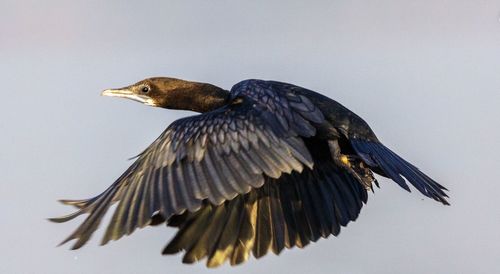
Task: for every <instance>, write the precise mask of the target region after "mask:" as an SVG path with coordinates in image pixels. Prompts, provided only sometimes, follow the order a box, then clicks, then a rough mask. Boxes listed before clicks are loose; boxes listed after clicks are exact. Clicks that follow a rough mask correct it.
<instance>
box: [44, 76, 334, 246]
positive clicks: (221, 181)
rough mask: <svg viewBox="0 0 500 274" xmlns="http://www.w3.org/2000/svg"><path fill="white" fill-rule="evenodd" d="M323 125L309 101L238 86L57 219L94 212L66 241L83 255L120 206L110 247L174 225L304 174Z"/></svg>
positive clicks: (175, 127) (180, 122)
mask: <svg viewBox="0 0 500 274" xmlns="http://www.w3.org/2000/svg"><path fill="white" fill-rule="evenodd" d="M250 92H251V93H250ZM250 95H251V96H250ZM323 119H324V118H323V116H322V114H321V112H320V111H319V110H318V109H317V108H316V107H315V106H314V105H312V103H311V102H310V101H309V100H307V99H306V98H305V97H302V96H296V95H295V94H292V93H287V92H270V91H268V90H264V89H262V90H255V89H253V88H252V89H247V88H246V87H245V86H239V87H238V88H236V89H235V90H234V91H232V97H231V102H230V103H229V104H228V105H227V106H225V107H222V108H220V109H217V110H215V111H212V112H209V113H205V114H201V115H197V116H193V117H188V118H184V119H180V120H177V121H175V122H174V123H172V124H171V125H170V126H169V127H168V128H167V130H166V131H165V132H164V133H163V134H162V135H161V136H160V137H159V138H158V139H157V140H155V141H154V142H153V143H152V144H151V145H150V146H149V147H148V148H147V149H146V150H145V151H144V152H143V153H142V154H141V155H139V157H138V159H137V160H136V161H135V162H134V164H133V165H132V166H131V167H130V168H129V169H128V170H127V171H126V172H125V173H124V174H123V175H122V176H121V177H120V178H118V179H117V180H116V181H115V182H114V183H113V184H112V185H111V186H110V187H109V188H108V189H107V190H106V191H104V192H103V193H102V194H100V195H98V196H97V197H94V198H91V199H88V200H78V201H64V202H65V203H67V204H73V205H75V206H77V207H79V208H80V210H79V211H77V212H75V213H73V214H70V215H68V216H64V217H61V218H54V219H52V221H55V222H65V221H68V220H71V219H73V218H75V217H76V216H79V215H81V214H84V213H87V214H89V216H88V217H87V218H86V219H85V221H84V222H83V223H82V224H81V225H80V226H79V227H78V228H77V230H76V231H75V232H74V233H73V234H71V235H70V236H69V237H68V238H67V239H66V240H65V241H63V243H65V242H67V241H70V240H72V239H78V241H77V242H76V243H75V245H74V246H73V248H74V249H76V248H79V247H81V246H82V245H84V244H85V243H86V242H87V241H88V239H89V238H90V236H91V234H92V233H93V232H94V231H95V230H96V229H97V227H98V225H99V223H100V221H101V219H102V217H103V216H104V214H105V213H106V211H107V210H108V208H109V207H110V206H111V205H112V204H113V203H115V202H118V205H117V207H116V210H115V213H114V215H113V217H112V220H111V222H110V225H109V226H108V228H107V231H106V234H105V236H104V239H103V241H102V243H103V244H105V243H107V242H108V241H109V240H116V239H118V238H120V237H122V236H123V235H125V234H130V233H132V232H133V231H134V230H135V229H136V228H137V227H143V226H146V225H148V224H150V222H151V217H152V216H153V215H155V214H157V213H159V214H160V215H161V216H163V217H164V218H165V219H168V218H169V217H170V216H172V215H173V214H181V213H182V212H183V211H185V210H189V211H196V210H198V209H199V208H200V207H201V205H202V202H203V201H204V200H208V201H209V202H210V203H211V204H214V205H219V204H221V203H223V202H224V201H227V200H232V199H233V198H234V197H236V196H237V195H239V194H244V193H248V192H249V191H250V190H251V189H253V188H258V187H261V186H262V185H263V184H264V180H265V177H269V178H279V177H280V176H281V174H282V173H291V172H292V171H297V172H301V171H302V169H303V168H304V165H305V166H307V167H309V168H311V169H312V165H313V162H312V158H311V155H310V153H309V151H308V150H307V148H306V147H305V145H304V143H303V141H302V139H301V138H300V137H310V136H313V135H315V127H314V126H313V125H311V123H321V122H322V121H323Z"/></svg>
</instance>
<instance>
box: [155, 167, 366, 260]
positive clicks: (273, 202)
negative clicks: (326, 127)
mask: <svg viewBox="0 0 500 274" xmlns="http://www.w3.org/2000/svg"><path fill="white" fill-rule="evenodd" d="M367 198H368V195H367V191H366V189H365V188H364V187H363V185H361V184H360V183H359V182H358V181H357V180H356V179H355V178H354V177H353V176H352V175H351V174H350V173H348V172H347V171H346V170H344V169H342V168H339V167H338V166H336V165H335V164H334V163H333V162H326V161H319V162H317V163H316V165H315V166H314V170H310V169H306V170H304V171H303V172H302V173H300V174H299V173H297V172H292V173H291V174H284V175H283V176H281V177H280V178H279V179H271V178H266V182H265V184H264V186H263V187H261V188H259V189H254V190H252V191H251V192H249V193H248V194H245V195H240V196H238V197H236V198H235V199H233V200H231V201H226V202H224V203H223V204H221V205H219V206H214V205H211V204H204V205H203V207H202V209H200V210H199V211H197V212H185V213H184V214H182V215H176V216H174V217H172V218H171V219H170V220H169V222H168V224H169V225H170V226H174V227H178V228H179V230H178V232H177V234H176V235H175V237H174V238H173V239H172V240H171V241H170V243H169V244H168V245H167V246H166V247H165V249H164V250H163V254H174V253H178V252H181V251H185V254H184V259H183V262H184V263H194V262H198V261H200V260H202V259H203V258H205V257H207V266H209V267H216V266H219V265H221V264H223V263H224V262H225V261H226V260H229V261H230V263H231V265H235V264H241V263H243V262H245V261H246V260H247V259H248V258H249V255H250V253H252V254H253V255H254V256H255V257H256V258H260V257H262V256H264V255H266V254H267V253H268V252H269V251H272V252H273V253H275V254H279V253H280V252H281V251H282V250H283V249H284V248H292V247H294V246H298V247H301V248H302V247H305V246H306V245H308V244H309V243H310V242H315V241H317V240H318V239H319V238H320V237H323V238H326V237H328V236H330V235H335V236H337V235H338V234H339V233H340V228H341V226H346V225H347V224H348V223H349V222H350V221H354V220H356V218H357V217H358V215H359V212H360V210H361V207H362V206H363V203H366V201H367Z"/></svg>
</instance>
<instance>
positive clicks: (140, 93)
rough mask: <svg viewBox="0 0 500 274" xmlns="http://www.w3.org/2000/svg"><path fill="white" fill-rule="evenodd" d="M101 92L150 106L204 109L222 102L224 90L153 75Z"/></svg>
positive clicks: (224, 95)
mask: <svg viewBox="0 0 500 274" xmlns="http://www.w3.org/2000/svg"><path fill="white" fill-rule="evenodd" d="M102 95H103V96H112V97H121V98H127V99H131V100H134V101H137V102H140V103H143V104H146V105H149V106H154V107H162V108H169V109H183V110H193V111H197V112H205V111H209V110H211V109H213V108H215V107H218V106H219V105H220V104H221V103H222V102H224V101H225V100H226V98H227V95H228V92H227V91H225V90H223V89H221V88H218V87H216V86H213V85H210V84H205V83H197V82H190V81H185V80H181V79H175V78H167V77H154V78H147V79H144V80H142V81H139V82H137V83H135V84H132V85H130V86H126V87H123V88H118V89H107V90H105V91H103V92H102Z"/></svg>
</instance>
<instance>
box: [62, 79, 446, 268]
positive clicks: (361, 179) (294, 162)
mask: <svg viewBox="0 0 500 274" xmlns="http://www.w3.org/2000/svg"><path fill="white" fill-rule="evenodd" d="M104 95H110V96H118V97H126V98H130V99H134V100H137V101H140V102H143V103H145V104H149V105H153V106H159V107H165V108H173V109H186V110H193V111H197V112H201V113H202V114H200V115H196V116H192V117H187V118H183V119H180V120H177V121H175V122H174V123H172V124H171V125H170V126H169V127H168V128H167V130H166V131H165V132H163V134H162V135H161V136H160V137H159V138H158V139H157V140H155V141H154V142H153V143H152V144H151V145H150V146H149V147H148V148H147V149H146V150H145V151H144V152H143V153H141V154H140V155H139V156H138V158H137V159H136V161H135V162H134V164H132V166H131V167H130V168H129V169H128V170H127V171H126V172H125V173H124V174H123V175H122V176H121V177H120V178H118V179H117V180H116V181H115V183H114V184H113V185H111V186H110V187H109V188H108V189H107V190H106V191H104V192H103V193H102V194H100V195H98V196H96V197H94V198H91V199H87V200H76V201H75V200H65V201H63V202H64V203H66V204H71V205H74V206H76V207H78V208H79V211H77V212H76V213H74V214H71V215H68V216H65V217H61V218H55V219H52V220H53V221H56V222H64V221H68V220H70V219H73V218H74V217H76V216H78V215H80V214H84V213H88V214H89V216H88V217H87V219H86V220H85V221H84V223H83V224H82V225H81V226H80V227H79V228H78V229H77V230H76V231H75V232H74V233H73V234H72V235H70V237H68V238H67V239H66V240H65V242H66V241H69V240H72V239H77V242H76V243H75V245H74V248H79V247H81V246H82V245H83V244H85V243H86V242H87V241H88V239H89V238H90V236H91V234H92V233H93V232H94V231H95V230H96V229H97V227H98V225H99V222H100V220H101V219H102V217H103V215H104V213H105V212H106V211H107V209H108V208H109V206H110V205H111V204H113V203H118V205H117V207H116V210H115V213H114V215H113V217H112V219H111V222H110V224H109V226H108V229H107V231H106V233H105V236H104V239H103V244H105V243H107V242H108V241H109V240H116V239H118V238H120V237H122V236H123V235H126V234H130V233H132V232H133V231H134V230H135V229H136V228H138V227H144V226H147V225H154V224H159V223H163V222H166V223H167V225H169V226H173V227H177V228H178V232H177V234H176V236H175V237H174V239H172V240H171V242H170V243H169V244H168V245H167V247H165V249H164V251H163V253H164V254H172V253H177V252H181V251H183V250H184V251H186V254H185V256H184V262H187V263H192V262H196V261H198V260H201V259H203V258H204V257H207V258H208V260H207V265H208V266H218V265H220V264H222V263H224V261H226V260H229V261H230V263H231V264H239V263H242V262H244V261H246V260H247V259H248V256H249V254H250V253H253V254H254V256H255V257H257V258H258V257H261V256H263V255H265V254H266V253H267V252H268V251H269V250H271V251H273V252H274V253H276V254H278V253H280V252H281V251H282V250H283V249H284V248H285V247H286V248H291V247H294V246H299V247H303V246H305V245H307V244H308V243H309V242H311V241H312V242H314V241H316V240H318V239H319V238H320V237H328V236H329V235H331V234H333V235H338V233H339V232H340V227H341V226H346V225H347V223H349V222H350V221H354V220H355V219H356V218H357V216H358V214H359V212H360V210H361V207H362V206H363V204H364V203H366V201H367V195H368V194H367V191H368V190H370V189H372V187H373V186H372V184H373V183H375V184H376V183H377V182H376V181H375V178H374V174H373V172H375V173H378V174H379V175H382V176H385V177H388V178H391V179H392V180H394V181H395V182H396V183H398V184H399V185H400V186H402V187H403V188H405V189H407V190H409V187H408V185H407V184H406V182H405V179H406V181H408V182H410V183H411V184H412V185H413V186H415V187H416V188H417V189H418V190H419V191H420V192H421V193H423V194H424V195H426V196H428V197H430V198H433V199H435V200H437V201H440V202H442V203H443V204H448V203H447V201H446V199H445V198H446V197H447V196H446V194H445V193H444V190H445V188H444V187H443V186H441V185H439V184H438V183H436V182H435V181H433V180H432V179H431V178H429V177H428V176H427V175H425V174H424V173H422V172H421V171H419V170H418V169H417V168H416V167H414V166H413V165H411V164H410V163H408V162H407V161H405V160H403V159H402V158H401V157H399V156H398V155H396V154H395V153H394V152H392V151H391V150H390V149H388V148H386V147H385V146H384V145H383V144H382V143H380V141H379V140H378V139H377V137H376V136H375V134H374V133H373V131H372V130H371V129H370V127H369V126H368V124H367V123H366V122H365V121H364V120H363V119H361V118H360V117H359V116H357V115H356V114H354V113H353V112H351V111H349V110H348V109H347V108H345V107H344V106H342V105H341V104H339V103H337V102H335V101H333V100H332V99H330V98H328V97H325V96H323V95H321V94H319V93H316V92H314V91H311V90H307V89H305V88H301V87H298V86H295V85H291V84H287V83H281V82H275V81H263V80H245V81H242V82H240V83H238V84H236V85H235V86H234V87H233V88H232V89H231V90H230V91H226V90H224V89H221V88H218V87H215V86H213V85H209V84H202V83H194V82H188V81H183V80H178V79H172V78H151V79H146V80H144V81H141V82H138V83H137V84H134V85H131V86H129V87H126V88H123V89H117V90H108V91H105V92H104ZM403 177H404V178H405V179H403Z"/></svg>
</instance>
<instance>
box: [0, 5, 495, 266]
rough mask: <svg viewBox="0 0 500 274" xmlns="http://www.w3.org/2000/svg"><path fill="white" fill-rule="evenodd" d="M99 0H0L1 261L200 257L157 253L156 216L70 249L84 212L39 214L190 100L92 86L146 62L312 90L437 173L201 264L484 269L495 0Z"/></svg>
mask: <svg viewBox="0 0 500 274" xmlns="http://www.w3.org/2000/svg"><path fill="white" fill-rule="evenodd" d="M103 2H104V1H5V0H1V1H0V41H1V42H0V60H1V62H0V75H1V80H2V82H1V98H2V99H1V101H0V115H1V117H2V118H1V120H0V145H1V148H2V153H0V166H1V170H2V172H1V173H0V186H1V191H0V216H1V217H2V222H1V224H0V242H1V244H0V258H1V259H0V262H1V263H0V273H206V272H207V270H205V266H204V264H197V265H194V266H186V265H183V264H181V262H180V260H181V258H180V256H177V257H175V256H170V257H163V256H161V255H160V251H161V249H162V247H163V246H164V245H165V244H166V243H167V241H168V239H169V238H170V237H172V235H173V233H174V230H173V229H171V228H168V229H167V228H165V227H163V226H161V227H156V228H147V229H143V230H140V231H137V232H135V233H134V234H132V235H131V236H129V237H125V238H123V239H121V240H120V241H118V242H113V243H111V244H109V245H107V246H105V247H99V246H98V241H97V239H98V238H100V237H101V236H102V230H99V231H98V232H97V234H96V235H95V237H94V238H93V240H92V241H91V242H90V243H89V244H88V245H87V246H85V247H84V248H83V249H81V250H78V251H69V250H68V248H69V246H68V245H66V246H63V247H59V248H56V247H55V246H56V245H57V244H58V243H59V242H60V241H61V240H62V239H63V238H65V237H66V236H67V235H68V234H69V233H70V232H72V231H73V229H74V228H75V227H76V226H77V224H78V223H79V222H80V221H81V220H82V219H77V220H76V221H73V222H71V223H67V224H63V225H57V224H52V223H49V222H47V221H46V220H45V218H47V217H52V216H57V215H60V214H65V213H68V212H70V211H71V210H72V209H71V208H69V207H65V206H63V205H60V204H58V203H56V200H57V199H59V198H87V197H90V196H93V195H95V194H97V193H100V192H101V191H102V190H104V189H105V188H106V187H107V186H108V185H109V184H111V183H112V181H113V180H114V179H115V178H116V177H117V176H119V175H120V174H121V172H122V171H124V170H125V168H127V167H128V165H129V164H130V162H128V161H126V159H127V158H129V157H131V156H133V155H135V154H137V153H138V152H140V151H141V150H142V149H143V148H145V147H146V146H147V145H148V144H149V143H150V142H151V141H152V140H153V139H154V138H156V137H157V136H158V135H159V134H160V133H161V131H162V130H163V129H164V128H165V127H166V126H167V125H168V124H169V123H171V122H172V121H173V120H175V119H177V118H179V117H182V116H185V115H187V114H188V113H187V112H180V111H169V110H161V109H154V108H151V107H146V106H142V105H140V104H138V103H135V102H128V101H124V100H118V99H113V98H104V97H100V96H99V93H100V91H101V90H103V89H104V88H109V87H119V86H123V85H125V84H129V83H132V82H135V81H136V80H140V79H142V78H145V77H149V76H174V77H179V78H185V79H189V80H197V81H206V82H210V83H213V84H216V85H220V86H222V87H225V88H230V87H231V86H232V85H233V84H234V83H236V82H238V81H240V80H242V79H246V78H262V79H274V80H281V81H286V82H291V83H295V84H298V85H302V86H305V87H308V88H310V89H313V90H317V91H320V92H322V93H324V94H325V95H328V96H329V97H331V98H333V99H336V100H338V101H340V102H341V103H343V104H344V105H346V106H347V107H349V108H350V109H351V110H353V111H355V112H356V113H358V114H359V115H361V116H362V117H363V118H365V120H367V121H368V122H369V123H370V125H371V126H372V128H373V129H374V130H375V131H376V133H377V134H378V136H379V137H380V139H381V140H382V141H383V142H384V143H386V145H388V146H389V147H391V148H393V149H394V150H395V151H397V152H398V153H400V154H401V155H402V156H404V157H405V158H406V159H408V160H409V161H411V162H413V163H414V164H416V165H417V166H419V167H420V168H421V169H422V170H424V171H425V172H427V173H428V174H429V175H431V176H432V177H434V178H435V179H436V180H438V181H439V182H440V183H442V184H443V185H445V186H447V187H448V188H449V189H450V196H451V200H450V201H451V204H452V206H451V207H444V206H441V205H440V204H438V203H436V202H434V201H431V200H429V199H423V196H422V195H420V194H419V193H417V192H416V191H414V192H413V193H411V194H409V193H406V192H405V191H403V190H402V189H400V188H399V187H398V186H397V185H396V184H395V183H392V182H390V181H388V180H385V179H382V180H381V187H382V188H381V189H377V190H376V193H375V194H373V195H370V197H369V202H368V204H367V206H366V207H365V208H364V209H363V210H362V213H361V215H360V218H359V219H358V221H356V222H355V223H351V224H350V225H349V226H348V227H347V228H345V229H343V230H342V232H341V234H340V236H339V237H338V238H334V237H330V238H329V239H327V240H320V241H319V242H318V243H316V244H312V245H310V246H308V247H307V248H306V249H304V250H298V249H294V250H291V251H290V250H289V251H285V252H283V253H282V255H280V256H274V255H267V256H266V257H264V258H263V259H261V260H259V261H256V260H254V259H251V260H250V262H249V263H247V264H245V265H243V266H240V267H237V268H235V269H231V268H229V267H228V266H224V267H222V268H219V269H217V270H216V271H212V272H213V273H267V272H269V271H272V273H286V274H295V273H297V274H302V273H500V264H499V263H498V260H499V258H500V206H499V205H498V200H499V199H498V195H500V194H499V192H500V182H499V180H498V174H496V173H498V169H499V166H500V160H499V155H500V141H499V140H500V107H499V104H500V74H499V73H500V22H499V16H500V1H499V0H496V1H493V0H484V1H480V0H478V1H465V0H456V1H445V0H422V1H401V0H397V1H396V0H393V1H389V0H381V1H314V4H313V2H312V1H280V2H278V1H245V2H243V1H201V0H200V1H146V2H144V3H142V4H138V3H127V2H125V1H106V3H103ZM136 2H139V1H136ZM250 2H251V3H250ZM285 3H286V4H285Z"/></svg>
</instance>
